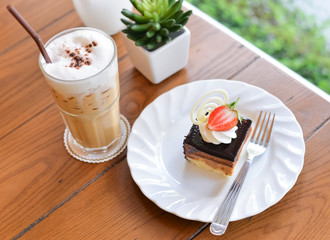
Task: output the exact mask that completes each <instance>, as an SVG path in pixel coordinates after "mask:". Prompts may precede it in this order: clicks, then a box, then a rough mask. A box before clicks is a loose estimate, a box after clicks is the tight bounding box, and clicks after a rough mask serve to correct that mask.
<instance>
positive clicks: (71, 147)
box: [64, 115, 131, 163]
mask: <svg viewBox="0 0 330 240" xmlns="http://www.w3.org/2000/svg"><path fill="white" fill-rule="evenodd" d="M120 130H121V136H120V138H118V139H117V140H115V142H113V143H112V144H111V145H110V147H108V148H106V149H101V150H96V151H88V152H86V151H84V150H83V149H82V148H81V147H80V146H79V144H77V143H76V141H75V140H74V138H73V137H72V135H71V133H70V131H69V129H68V128H66V129H65V131H64V145H65V148H66V150H67V151H68V152H69V153H70V155H71V156H72V157H74V158H76V159H78V160H80V161H83V162H88V163H101V162H106V161H109V160H111V159H113V158H115V157H116V156H118V155H119V154H120V153H121V152H122V151H123V150H124V149H125V148H126V145H127V140H128V136H129V133H130V131H131V127H130V124H129V122H128V120H127V119H126V118H125V117H124V116H123V115H120Z"/></svg>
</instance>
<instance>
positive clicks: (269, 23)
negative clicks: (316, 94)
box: [187, 0, 330, 94]
mask: <svg viewBox="0 0 330 240" xmlns="http://www.w3.org/2000/svg"><path fill="white" fill-rule="evenodd" d="M187 1H188V2H190V3H191V4H193V5H194V6H196V7H197V8H199V9H201V10H202V11H203V12H205V13H207V14H208V15H210V16H211V17H213V18H214V19H216V20H217V21H219V22H220V23H222V24H223V25H225V26H226V27H228V28H229V29H231V30H232V31H234V32H236V33H237V34H238V35H240V36H241V37H243V38H245V39H246V40H248V41H249V42H251V43H252V44H254V45H255V46H257V47H258V48H260V49H262V50H263V51H264V52H266V53H268V54H269V55H271V56H272V57H274V58H276V59H277V60H278V61H280V62H281V63H283V64H284V65H286V66H287V67H289V68H290V69H292V70H293V71H295V72H297V73H298V74H300V75H301V76H303V77H304V78H306V79H307V80H308V81H310V82H312V83H313V84H315V85H316V86H318V87H319V88H320V89H322V90H323V91H325V92H327V93H328V94H330V2H329V0H314V1H313V0H187Z"/></svg>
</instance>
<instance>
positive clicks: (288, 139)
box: [127, 80, 305, 222]
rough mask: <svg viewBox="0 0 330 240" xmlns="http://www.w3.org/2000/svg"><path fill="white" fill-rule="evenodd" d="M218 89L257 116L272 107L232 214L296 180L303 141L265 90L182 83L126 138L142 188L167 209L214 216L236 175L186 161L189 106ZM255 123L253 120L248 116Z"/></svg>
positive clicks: (245, 213) (264, 204) (260, 205)
mask: <svg viewBox="0 0 330 240" xmlns="http://www.w3.org/2000/svg"><path fill="white" fill-rule="evenodd" d="M215 88H223V89H225V90H227V92H228V93H229V100H230V102H231V101H234V100H236V99H237V97H240V100H239V102H238V104H237V107H236V108H237V110H238V111H239V112H240V113H241V115H243V116H246V117H248V118H250V119H252V120H253V121H256V119H257V117H258V114H259V112H260V110H265V111H272V112H275V113H276V119H275V123H274V129H273V133H272V138H271V142H270V145H269V147H268V150H267V151H266V153H264V154H263V155H262V156H261V157H259V158H256V159H255V160H254V162H253V163H252V166H251V168H250V171H249V173H248V175H247V177H246V180H245V183H244V185H243V187H242V190H241V193H240V195H239V197H238V199H237V204H236V206H235V208H234V211H233V214H232V216H231V221H235V220H239V219H243V218H246V217H249V216H253V215H255V214H258V213H260V212H262V211H264V210H265V209H267V208H268V207H270V206H272V205H274V204H275V203H277V202H278V201H279V200H280V199H281V198H282V197H283V196H284V195H285V194H286V193H287V192H288V191H289V190H290V189H291V188H292V187H293V185H294V184H295V182H296V180H297V178H298V175H299V173H300V172H301V169H302V167H303V163H304V154H305V143H304V140H303V133H302V130H301V127H300V126H299V124H298V122H297V120H296V118H295V116H294V115H293V113H292V112H291V111H290V110H289V109H288V108H287V107H286V106H285V105H284V104H283V103H282V102H281V101H280V100H279V99H278V98H276V97H274V96H273V95H271V94H269V93H268V92H266V91H265V90H263V89H261V88H258V87H255V86H252V85H249V84H246V83H243V82H239V81H229V80H203V81H197V82H193V83H189V84H185V85H181V86H179V87H176V88H174V89H172V90H171V91H169V92H166V93H164V94H162V95H161V96H159V97H158V98H157V99H156V100H154V101H153V102H152V103H151V104H150V105H148V106H147V107H146V108H145V109H144V110H143V111H142V113H141V115H140V116H139V117H138V119H137V120H136V121H135V123H134V125H133V128H132V132H131V135H130V137H129V140H128V152H127V161H128V165H129V168H130V171H131V175H132V177H133V179H134V181H135V182H136V184H137V185H138V186H139V187H140V189H141V191H142V192H143V193H144V195H145V196H147V197H148V198H149V199H151V200H152V201H153V202H154V203H155V204H157V205H158V206H159V207H160V208H162V209H164V210H165V211H168V212H171V213H173V214H175V215H177V216H179V217H182V218H186V219H190V220H197V221H202V222H211V221H212V219H213V217H214V214H215V212H216V210H217V208H218V207H219V205H220V203H221V202H222V201H223V199H224V197H225V195H226V193H227V192H228V190H229V188H230V185H231V184H232V182H233V180H234V178H235V176H236V175H237V173H238V171H239V169H240V167H241V166H242V163H243V161H244V160H245V158H246V151H245V149H244V151H243V152H242V154H241V158H240V160H239V161H238V164H237V167H236V169H235V172H234V175H233V176H232V177H228V178H225V177H222V176H220V175H217V174H215V173H212V172H209V171H207V170H204V169H201V168H198V167H196V166H194V165H192V164H191V163H189V162H187V161H186V160H185V158H184V154H183V147H182V146H183V139H184V136H186V135H187V134H188V132H189V129H190V127H191V126H192V123H191V122H190V118H189V112H190V110H191V108H192V106H193V104H194V102H195V101H196V100H197V99H198V98H199V97H200V96H202V95H204V94H205V93H207V92H209V91H211V90H213V89H215ZM253 126H254V123H253Z"/></svg>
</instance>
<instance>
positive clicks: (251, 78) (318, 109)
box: [233, 58, 330, 139]
mask: <svg viewBox="0 0 330 240" xmlns="http://www.w3.org/2000/svg"><path fill="white" fill-rule="evenodd" d="M233 78H234V79H236V80H240V81H244V82H247V83H250V84H252V85H255V86H258V87H261V88H263V89H264V90H266V91H268V92H269V93H271V94H273V95H274V96H276V97H277V98H279V99H280V100H281V101H282V102H283V103H284V104H285V105H287V107H288V108H289V109H290V110H291V111H292V112H293V113H294V115H295V116H296V118H297V120H298V122H299V124H300V125H301V127H302V129H303V133H304V138H305V139H307V138H309V137H310V136H311V135H313V133H314V131H315V130H316V129H318V127H319V126H322V125H323V124H324V123H325V122H326V121H327V120H328V119H329V116H330V104H329V103H328V102H327V101H326V100H325V99H324V98H321V97H320V96H318V95H317V94H315V93H314V92H313V91H311V90H309V89H308V88H306V87H305V86H304V85H302V84H301V83H299V82H297V81H296V80H295V79H292V78H291V77H289V76H288V75H287V74H285V73H283V72H282V71H280V70H279V69H278V68H276V67H274V66H273V65H272V64H270V63H269V62H267V61H266V60H264V59H262V58H260V59H258V60H256V61H255V62H253V63H252V64H251V65H250V66H249V67H247V68H246V69H244V70H243V71H242V72H240V73H239V74H237V75H235V76H234V77H233Z"/></svg>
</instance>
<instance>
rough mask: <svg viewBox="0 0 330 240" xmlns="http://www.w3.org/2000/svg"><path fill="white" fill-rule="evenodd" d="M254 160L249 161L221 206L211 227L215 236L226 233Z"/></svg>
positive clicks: (244, 165) (245, 163)
mask: <svg viewBox="0 0 330 240" xmlns="http://www.w3.org/2000/svg"><path fill="white" fill-rule="evenodd" d="M251 160H252V159H247V160H246V161H245V162H244V164H243V166H242V168H241V170H240V171H239V173H238V175H237V177H236V179H235V181H234V182H233V184H232V185H231V187H230V190H229V192H228V193H227V195H226V197H225V199H224V201H223V202H222V204H221V205H220V207H219V209H218V211H217V213H216V215H215V217H214V220H213V222H212V223H211V225H210V231H211V233H212V234H213V235H222V234H224V233H225V231H226V229H227V226H228V223H229V219H230V216H231V214H232V212H233V209H234V206H235V203H236V200H237V197H238V195H239V192H240V191H241V188H242V185H243V183H244V180H245V177H246V174H247V172H248V170H249V169H250V165H251V162H252V161H251Z"/></svg>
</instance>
